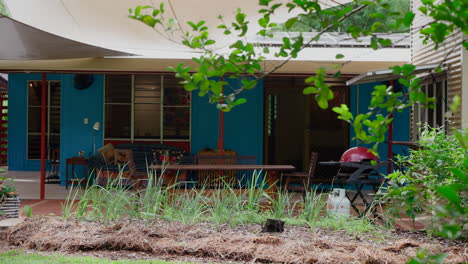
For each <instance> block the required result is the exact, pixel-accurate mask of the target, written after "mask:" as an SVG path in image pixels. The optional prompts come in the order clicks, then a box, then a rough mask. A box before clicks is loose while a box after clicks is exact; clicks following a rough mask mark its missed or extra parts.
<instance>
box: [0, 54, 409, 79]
mask: <svg viewBox="0 0 468 264" xmlns="http://www.w3.org/2000/svg"><path fill="white" fill-rule="evenodd" d="M181 62H184V63H186V65H188V66H191V67H193V66H195V65H194V63H193V61H192V60H188V59H141V58H86V59H70V60H36V61H19V60H13V61H1V60H0V72H10V73H11V72H26V73H28V72H64V73H66V72H69V73H72V72H87V73H154V72H167V71H168V70H167V68H168V67H169V66H176V65H177V64H178V63H181ZM280 63H281V61H267V62H265V65H264V66H265V67H264V70H265V71H269V70H271V69H273V68H274V67H276V66H277V65H279V64H280ZM404 63H405V62H404V61H353V62H349V63H346V64H345V65H344V66H343V68H342V69H341V72H342V73H343V74H353V75H355V74H359V73H362V72H367V71H370V70H373V69H382V68H388V67H390V66H394V65H402V64H404ZM336 64H337V62H333V61H310V60H294V61H289V62H287V63H286V64H285V65H283V67H281V68H279V69H278V70H277V71H276V72H275V73H280V74H293V75H294V74H313V73H314V72H315V71H316V70H318V69H319V68H320V67H329V68H330V69H331V68H333V66H334V65H336Z"/></svg>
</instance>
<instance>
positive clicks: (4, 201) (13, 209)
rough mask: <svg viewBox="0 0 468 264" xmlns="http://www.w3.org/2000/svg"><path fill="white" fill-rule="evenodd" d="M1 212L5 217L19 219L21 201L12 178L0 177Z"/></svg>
mask: <svg viewBox="0 0 468 264" xmlns="http://www.w3.org/2000/svg"><path fill="white" fill-rule="evenodd" d="M0 211H2V212H3V216H5V217H9V218H13V217H19V212H20V200H19V199H18V194H17V192H16V188H15V186H14V183H13V179H11V178H8V179H7V178H5V177H0Z"/></svg>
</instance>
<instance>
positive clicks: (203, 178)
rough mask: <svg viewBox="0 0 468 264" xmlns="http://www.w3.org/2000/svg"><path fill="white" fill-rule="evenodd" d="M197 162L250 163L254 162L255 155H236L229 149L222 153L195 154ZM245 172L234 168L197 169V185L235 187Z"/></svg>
mask: <svg viewBox="0 0 468 264" xmlns="http://www.w3.org/2000/svg"><path fill="white" fill-rule="evenodd" d="M196 161H197V164H204V165H226V167H229V165H235V164H245V165H250V164H253V163H255V161H256V157H255V156H238V155H236V153H235V152H233V151H230V152H229V153H226V154H224V155H219V154H218V155H197V157H196ZM247 176H248V175H247V172H245V171H236V170H229V169H226V170H222V171H211V170H210V171H199V172H198V185H199V186H200V187H207V188H219V187H222V186H226V185H228V186H230V187H237V186H239V185H240V184H242V182H243V181H244V180H245V179H246V178H247Z"/></svg>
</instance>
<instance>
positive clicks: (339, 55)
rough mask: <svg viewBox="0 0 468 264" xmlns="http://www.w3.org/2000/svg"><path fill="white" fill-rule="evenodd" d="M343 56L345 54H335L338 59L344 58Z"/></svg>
mask: <svg viewBox="0 0 468 264" xmlns="http://www.w3.org/2000/svg"><path fill="white" fill-rule="evenodd" d="M342 58H344V55H343V54H336V56H335V59H337V60H339V59H342Z"/></svg>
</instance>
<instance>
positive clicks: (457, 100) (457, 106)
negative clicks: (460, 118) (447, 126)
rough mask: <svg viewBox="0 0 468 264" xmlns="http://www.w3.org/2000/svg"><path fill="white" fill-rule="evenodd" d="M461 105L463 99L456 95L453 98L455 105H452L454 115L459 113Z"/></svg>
mask: <svg viewBox="0 0 468 264" xmlns="http://www.w3.org/2000/svg"><path fill="white" fill-rule="evenodd" d="M460 104H461V97H460V96H459V95H455V96H454V97H453V103H452V104H451V105H450V110H451V111H452V112H453V113H457V112H458V111H459V110H460Z"/></svg>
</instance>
